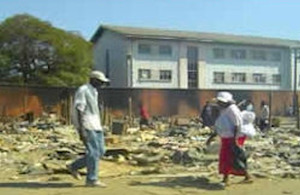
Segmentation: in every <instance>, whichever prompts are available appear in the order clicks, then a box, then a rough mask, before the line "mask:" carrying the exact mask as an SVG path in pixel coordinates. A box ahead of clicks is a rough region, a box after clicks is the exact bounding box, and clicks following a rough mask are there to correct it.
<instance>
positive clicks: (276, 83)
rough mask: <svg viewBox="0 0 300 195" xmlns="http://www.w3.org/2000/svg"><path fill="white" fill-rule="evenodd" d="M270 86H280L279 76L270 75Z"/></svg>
mask: <svg viewBox="0 0 300 195" xmlns="http://www.w3.org/2000/svg"><path fill="white" fill-rule="evenodd" d="M276 77H277V78H276ZM272 84H274V85H280V84H281V74H272Z"/></svg>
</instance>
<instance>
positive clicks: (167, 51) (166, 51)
mask: <svg viewBox="0 0 300 195" xmlns="http://www.w3.org/2000/svg"><path fill="white" fill-rule="evenodd" d="M159 55H164V56H171V55H172V47H171V46H170V45H160V46H159Z"/></svg>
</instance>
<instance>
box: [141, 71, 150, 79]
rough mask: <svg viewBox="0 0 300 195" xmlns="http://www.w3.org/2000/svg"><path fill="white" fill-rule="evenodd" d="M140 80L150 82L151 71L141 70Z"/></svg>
mask: <svg viewBox="0 0 300 195" xmlns="http://www.w3.org/2000/svg"><path fill="white" fill-rule="evenodd" d="M139 79H140V80H149V79H151V70H149V69H139Z"/></svg>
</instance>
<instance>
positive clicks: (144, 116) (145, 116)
mask: <svg viewBox="0 0 300 195" xmlns="http://www.w3.org/2000/svg"><path fill="white" fill-rule="evenodd" d="M139 111H140V129H142V128H143V126H147V127H150V126H151V125H150V122H149V120H150V115H149V113H148V110H147V108H146V107H145V105H144V104H143V103H140V104H139Z"/></svg>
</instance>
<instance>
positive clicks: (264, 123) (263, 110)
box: [259, 100, 270, 132]
mask: <svg viewBox="0 0 300 195" xmlns="http://www.w3.org/2000/svg"><path fill="white" fill-rule="evenodd" d="M269 116H270V108H269V106H268V104H267V103H266V102H265V101H264V100H263V101H261V104H260V119H259V129H260V131H261V132H265V131H266V130H267V129H268V127H269Z"/></svg>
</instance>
